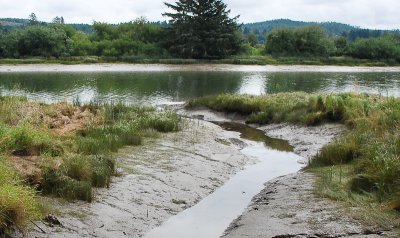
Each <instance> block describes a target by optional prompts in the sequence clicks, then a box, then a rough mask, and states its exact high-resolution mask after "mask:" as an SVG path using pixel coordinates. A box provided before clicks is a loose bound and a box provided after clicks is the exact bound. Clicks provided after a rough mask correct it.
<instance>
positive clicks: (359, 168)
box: [187, 93, 400, 211]
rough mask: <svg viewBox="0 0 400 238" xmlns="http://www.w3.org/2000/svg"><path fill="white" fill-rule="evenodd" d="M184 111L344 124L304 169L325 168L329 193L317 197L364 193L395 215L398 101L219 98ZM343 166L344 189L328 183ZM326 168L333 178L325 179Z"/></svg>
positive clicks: (399, 190) (399, 173)
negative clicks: (207, 110)
mask: <svg viewBox="0 0 400 238" xmlns="http://www.w3.org/2000/svg"><path fill="white" fill-rule="evenodd" d="M187 107H189V108H194V107H208V108H210V109H213V110H218V111H223V112H227V113H240V114H242V115H244V116H246V117H247V122H250V123H259V124H268V123H282V122H289V123H295V124H301V125H306V126H313V125H318V124H321V123H326V122H334V123H342V124H345V125H346V126H347V127H348V128H349V129H350V130H349V131H347V132H346V133H344V134H343V135H341V136H340V137H339V138H337V139H336V140H335V141H334V142H333V143H331V144H329V145H327V146H325V147H324V148H322V150H321V151H320V152H319V153H318V155H316V156H315V158H313V159H312V160H311V161H310V164H309V167H310V168H327V169H326V170H322V172H321V184H325V181H330V182H329V186H328V187H329V190H326V189H325V187H324V186H319V188H320V189H321V190H322V192H321V193H323V194H325V195H327V196H329V197H331V198H335V199H339V200H345V201H348V200H349V199H348V196H349V194H350V195H354V194H358V195H357V196H358V197H359V198H360V197H363V196H366V193H368V196H366V197H368V199H370V201H374V202H376V203H379V204H391V205H390V207H392V210H393V211H399V210H400V209H399V208H400V198H399V197H400V196H399V195H400V126H399V125H400V99H397V98H393V97H382V96H380V95H368V94H355V93H340V94H325V95H322V94H320V95H318V94H306V93H280V94H272V95H265V96H250V95H240V96H238V95H229V94H224V95H217V96H209V97H203V98H199V99H193V100H190V101H189V102H188V103H187ZM343 166H346V167H345V168H346V173H344V174H342V175H345V176H341V178H342V179H343V181H346V183H345V184H342V183H338V182H337V180H336V179H332V177H337V176H336V174H337V169H336V167H339V168H343ZM329 168H332V171H334V174H335V176H330V175H329V174H330V173H332V172H330V170H329ZM335 186H336V187H335ZM358 200H359V199H354V201H355V203H357V201H358ZM360 204H361V206H362V204H363V203H360Z"/></svg>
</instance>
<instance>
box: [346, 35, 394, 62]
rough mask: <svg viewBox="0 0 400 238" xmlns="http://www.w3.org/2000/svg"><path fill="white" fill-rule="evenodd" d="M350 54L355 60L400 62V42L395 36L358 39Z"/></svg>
mask: <svg viewBox="0 0 400 238" xmlns="http://www.w3.org/2000/svg"><path fill="white" fill-rule="evenodd" d="M349 54H350V55H351V56H353V57H355V58H361V59H374V60H390V59H392V60H397V62H400V40H399V39H398V37H396V36H394V35H385V36H383V37H379V38H368V39H358V40H357V41H356V42H355V43H354V44H353V45H352V48H351V49H350V52H349Z"/></svg>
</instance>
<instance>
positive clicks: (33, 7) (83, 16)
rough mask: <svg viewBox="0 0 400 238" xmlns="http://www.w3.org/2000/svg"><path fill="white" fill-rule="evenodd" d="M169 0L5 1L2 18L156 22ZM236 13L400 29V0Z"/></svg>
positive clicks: (314, 2) (301, 4) (324, 0)
mask: <svg viewBox="0 0 400 238" xmlns="http://www.w3.org/2000/svg"><path fill="white" fill-rule="evenodd" d="M164 2H168V3H174V2H176V1H175V0H90V1H89V0H61V1H57V0H12V1H11V0H0V18H4V17H15V18H28V16H29V14H30V13H32V12H34V13H35V14H36V16H37V17H38V19H39V20H41V21H51V20H52V19H53V18H54V17H55V16H63V17H64V19H65V21H66V23H89V24H90V23H92V22H93V21H101V22H108V23H120V22H127V21H130V20H134V19H136V18H138V17H141V16H145V17H146V18H147V19H148V20H151V21H158V20H161V21H164V20H168V18H166V17H163V16H162V15H161V13H163V12H166V11H168V9H167V8H166V6H165V5H164ZM224 2H225V3H226V4H227V5H228V9H231V16H232V17H233V16H235V15H240V18H239V21H238V22H239V23H249V22H260V21H266V20H273V19H292V20H301V21H317V22H325V21H336V22H341V23H347V24H350V25H354V26H360V27H363V28H372V29H400V14H399V13H398V10H399V9H400V1H399V0H379V1H377V0H225V1H224Z"/></svg>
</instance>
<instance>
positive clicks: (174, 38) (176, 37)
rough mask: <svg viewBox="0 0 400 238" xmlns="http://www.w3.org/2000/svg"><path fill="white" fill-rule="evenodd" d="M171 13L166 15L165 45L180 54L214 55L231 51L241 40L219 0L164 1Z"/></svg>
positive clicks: (234, 24) (233, 51)
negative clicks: (167, 21) (166, 39)
mask: <svg viewBox="0 0 400 238" xmlns="http://www.w3.org/2000/svg"><path fill="white" fill-rule="evenodd" d="M165 5H167V7H169V8H171V9H172V10H173V11H174V13H164V14H163V15H164V16H167V17H170V18H171V20H170V22H169V23H170V27H169V28H168V38H169V42H168V43H167V47H168V48H169V50H170V52H171V53H172V54H173V55H176V56H179V57H183V58H195V59H204V58H208V59H216V58H225V57H227V56H229V55H232V54H235V53H236V52H237V51H238V50H239V48H240V44H241V42H240V41H241V37H240V34H239V32H238V29H239V28H238V25H237V23H236V20H237V18H238V17H234V18H229V13H230V10H226V7H227V6H226V4H225V3H223V1H221V0H202V1H195V0H189V1H186V0H180V1H177V2H176V3H175V4H169V3H165Z"/></svg>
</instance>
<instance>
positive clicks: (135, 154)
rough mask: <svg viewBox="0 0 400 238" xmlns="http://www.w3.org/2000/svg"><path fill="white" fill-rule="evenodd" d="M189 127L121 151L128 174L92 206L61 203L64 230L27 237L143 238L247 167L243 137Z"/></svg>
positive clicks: (215, 129)
mask: <svg viewBox="0 0 400 238" xmlns="http://www.w3.org/2000/svg"><path fill="white" fill-rule="evenodd" d="M189 124H190V125H188V126H187V128H188V129H185V130H183V131H182V132H178V133H173V134H165V135H162V137H161V138H159V139H156V140H154V141H151V142H148V143H145V144H144V145H143V146H139V147H127V148H125V149H123V150H121V151H120V152H119V153H118V155H117V156H118V162H119V164H120V167H121V171H122V175H121V176H120V177H116V178H114V179H113V183H112V184H111V187H110V188H109V189H99V190H98V191H97V192H96V198H95V201H94V202H93V203H91V204H89V203H83V202H75V203H72V204H58V205H59V206H60V211H61V215H59V220H60V221H61V223H62V226H54V227H50V226H47V225H45V223H43V222H38V225H39V226H40V227H41V228H42V229H44V230H45V232H46V233H41V232H40V231H39V230H38V229H36V228H34V229H35V231H33V232H31V233H29V234H28V235H27V237H141V236H142V235H143V234H144V233H146V232H147V231H149V230H150V229H152V228H154V227H156V226H158V225H160V224H161V223H162V222H163V221H165V220H166V219H168V218H169V217H171V216H172V215H175V214H177V213H179V212H181V211H182V210H184V209H185V208H188V207H191V206H193V205H194V204H196V203H197V202H198V201H199V200H200V199H202V198H204V197H205V196H207V195H208V194H210V193H211V192H213V191H214V190H215V189H216V188H218V187H220V186H221V185H222V184H224V182H226V181H227V180H228V179H229V178H230V177H231V176H232V175H233V174H235V173H236V172H237V171H238V170H240V169H242V168H243V167H244V166H245V165H246V164H249V163H254V162H255V161H254V160H251V159H249V158H247V157H246V156H244V155H243V154H242V153H240V151H239V150H238V149H239V148H240V145H235V144H233V143H231V142H230V139H231V138H235V140H239V133H235V132H227V131H224V130H222V129H221V128H220V127H218V126H216V125H213V124H211V123H208V122H203V121H198V120H192V121H190V122H189Z"/></svg>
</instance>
